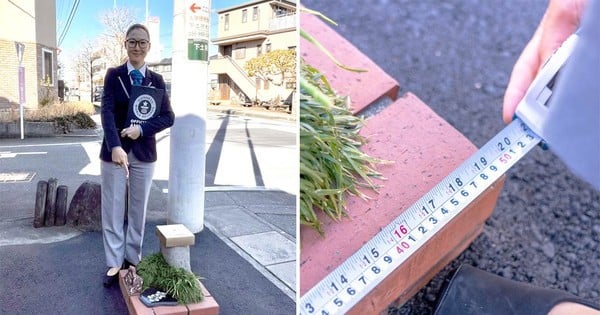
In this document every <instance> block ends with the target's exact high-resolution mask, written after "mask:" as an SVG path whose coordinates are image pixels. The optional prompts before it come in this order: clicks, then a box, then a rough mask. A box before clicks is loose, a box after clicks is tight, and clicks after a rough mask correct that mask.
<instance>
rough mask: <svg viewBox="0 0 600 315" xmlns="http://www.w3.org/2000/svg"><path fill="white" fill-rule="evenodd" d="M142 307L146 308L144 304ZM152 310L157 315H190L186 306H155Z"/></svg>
mask: <svg viewBox="0 0 600 315" xmlns="http://www.w3.org/2000/svg"><path fill="white" fill-rule="evenodd" d="M140 302H141V301H140ZM142 306H143V307H146V306H145V305H143V304H142ZM152 310H153V311H154V314H156V315H188V309H187V307H186V306H185V305H176V306H155V307H153V308H152Z"/></svg>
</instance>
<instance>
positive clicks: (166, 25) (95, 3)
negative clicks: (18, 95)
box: [56, 0, 247, 57]
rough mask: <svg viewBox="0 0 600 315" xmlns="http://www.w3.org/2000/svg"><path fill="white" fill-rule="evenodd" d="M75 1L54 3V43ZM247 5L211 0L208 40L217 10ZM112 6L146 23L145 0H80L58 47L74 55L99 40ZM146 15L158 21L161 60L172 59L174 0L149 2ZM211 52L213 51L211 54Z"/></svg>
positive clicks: (238, 2)
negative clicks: (86, 43)
mask: <svg viewBox="0 0 600 315" xmlns="http://www.w3.org/2000/svg"><path fill="white" fill-rule="evenodd" d="M74 2H75V0H56V21H57V23H56V28H57V30H56V32H57V40H58V37H59V36H60V34H61V32H62V30H63V28H64V26H65V23H66V21H67V18H68V16H69V12H70V10H71V7H72V6H73V4H74ZM244 2H247V0H213V1H211V7H212V11H213V14H212V16H211V22H210V23H211V25H210V26H211V38H213V37H214V36H215V34H216V33H215V32H214V31H216V27H217V17H216V10H219V9H223V8H227V7H230V6H234V5H236V4H240V3H244ZM114 3H116V5H117V6H118V7H119V6H121V7H128V8H131V9H133V12H134V14H135V16H136V17H137V19H138V21H140V22H142V21H144V20H145V15H146V0H80V2H79V6H78V8H77V12H76V14H75V17H74V18H73V21H72V22H71V26H70V28H69V30H68V32H67V35H66V36H65V38H64V40H63V42H62V45H61V46H60V48H61V49H62V51H63V52H65V54H67V55H75V54H76V53H77V50H78V48H79V46H78V44H79V43H81V42H82V41H84V40H86V39H89V40H92V39H94V38H96V37H98V36H99V35H100V34H101V33H102V32H103V31H104V26H103V25H102V23H100V15H101V13H102V12H103V11H107V10H110V9H112V7H113V5H114ZM148 7H149V10H148V12H149V15H150V16H158V17H159V18H160V42H161V45H163V47H164V50H163V54H162V55H163V57H170V56H171V46H172V44H171V36H172V33H173V25H172V22H173V0H148ZM211 52H212V51H211Z"/></svg>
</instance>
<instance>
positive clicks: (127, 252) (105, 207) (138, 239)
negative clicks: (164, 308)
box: [100, 24, 174, 287]
mask: <svg viewBox="0 0 600 315" xmlns="http://www.w3.org/2000/svg"><path fill="white" fill-rule="evenodd" d="M125 38H126V39H125V43H124V45H125V48H126V49H127V56H128V57H129V59H128V61H127V62H126V63H125V64H123V65H121V66H119V67H116V68H110V69H108V71H107V72H106V77H105V79H104V94H103V95H102V110H101V118H102V128H103V130H104V139H103V141H102V147H101V149H100V159H101V160H102V163H101V175H102V235H103V239H104V253H105V255H106V264H107V266H108V270H107V272H106V274H105V275H104V279H103V284H104V286H105V287H109V286H111V285H112V284H113V283H115V281H116V279H117V276H118V273H119V270H120V269H121V268H128V267H129V265H137V263H138V262H139V261H140V259H141V256H142V241H143V239H144V225H145V223H146V207H147V204H148V196H149V194H150V186H151V184H152V176H153V174H154V162H155V161H156V155H157V154H156V139H155V137H154V135H155V134H156V133H158V132H160V131H161V130H163V129H166V128H169V127H170V126H172V125H173V120H174V114H173V111H172V109H171V104H170V101H169V97H168V96H167V93H164V96H163V99H162V104H161V106H160V113H159V114H158V115H157V116H155V117H153V118H151V119H149V120H148V121H146V122H145V123H144V124H143V125H131V126H128V125H127V123H126V120H127V112H128V107H129V95H131V87H132V86H133V85H143V86H152V87H155V88H157V89H163V90H164V89H165V82H164V80H163V78H162V76H161V75H160V74H157V73H155V72H153V71H150V70H149V69H147V66H146V63H145V61H144V59H145V57H146V54H147V53H148V51H149V50H150V46H151V45H150V33H149V32H148V29H147V28H146V27H145V26H144V25H141V24H134V25H132V26H130V27H129V29H128V30H127V33H126V34H125ZM127 181H129V192H128V193H129V196H126V194H127V190H126V186H127ZM126 201H127V202H128V203H129V207H128V215H127V223H125V202H126Z"/></svg>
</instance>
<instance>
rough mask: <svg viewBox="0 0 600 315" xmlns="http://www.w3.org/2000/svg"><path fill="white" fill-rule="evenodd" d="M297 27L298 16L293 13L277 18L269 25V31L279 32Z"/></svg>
mask: <svg viewBox="0 0 600 315" xmlns="http://www.w3.org/2000/svg"><path fill="white" fill-rule="evenodd" d="M292 27H296V14H295V13H291V14H288V15H284V16H280V17H276V18H274V19H272V20H271V21H270V23H269V31H277V30H281V29H286V28H292Z"/></svg>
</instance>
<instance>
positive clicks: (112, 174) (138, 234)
mask: <svg viewBox="0 0 600 315" xmlns="http://www.w3.org/2000/svg"><path fill="white" fill-rule="evenodd" d="M127 158H128V161H129V209H128V216H127V224H125V200H126V198H125V192H126V189H125V187H126V184H127V178H126V173H125V169H124V168H122V167H120V166H118V165H116V164H115V163H112V162H105V161H102V163H101V166H100V169H101V174H102V236H103V238H104V254H105V255H106V264H107V265H108V267H121V265H122V264H123V261H124V259H127V260H128V261H129V262H130V263H132V264H136V265H137V263H138V262H139V261H140V259H141V257H142V241H143V239H144V225H145V224H146V207H147V205H148V195H149V194H150V187H151V185H152V176H153V175H154V163H147V162H141V161H139V160H138V159H137V158H136V157H135V155H134V154H133V153H132V152H130V153H129V154H128V155H127Z"/></svg>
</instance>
